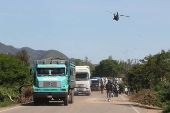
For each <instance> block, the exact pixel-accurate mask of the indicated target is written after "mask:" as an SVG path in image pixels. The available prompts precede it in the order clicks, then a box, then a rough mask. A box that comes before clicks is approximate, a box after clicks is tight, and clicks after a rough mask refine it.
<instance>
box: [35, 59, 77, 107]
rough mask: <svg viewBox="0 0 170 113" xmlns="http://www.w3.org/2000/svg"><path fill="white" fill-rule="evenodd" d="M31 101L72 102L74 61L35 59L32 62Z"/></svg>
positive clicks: (37, 103)
mask: <svg viewBox="0 0 170 113" xmlns="http://www.w3.org/2000/svg"><path fill="white" fill-rule="evenodd" d="M33 73H34V84H33V101H34V105H39V104H40V103H43V102H47V103H48V102H49V101H52V100H54V101H64V105H66V106H67V105H68V103H73V102H74V87H75V86H76V83H75V81H76V80H75V63H73V62H71V61H69V60H55V59H54V60H53V59H51V60H37V61H35V62H34V68H33Z"/></svg>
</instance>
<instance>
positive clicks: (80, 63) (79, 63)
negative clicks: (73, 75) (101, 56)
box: [71, 57, 95, 72]
mask: <svg viewBox="0 0 170 113" xmlns="http://www.w3.org/2000/svg"><path fill="white" fill-rule="evenodd" d="M71 61H72V62H74V63H75V64H76V66H89V67H90V72H92V71H93V70H94V68H95V66H94V65H93V64H92V63H91V61H89V60H88V57H85V59H84V60H81V59H75V60H73V59H72V60H71Z"/></svg>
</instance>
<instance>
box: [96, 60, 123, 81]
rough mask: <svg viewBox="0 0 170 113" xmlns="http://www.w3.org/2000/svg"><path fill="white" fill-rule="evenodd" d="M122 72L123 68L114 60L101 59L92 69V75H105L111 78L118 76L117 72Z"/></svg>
mask: <svg viewBox="0 0 170 113" xmlns="http://www.w3.org/2000/svg"><path fill="white" fill-rule="evenodd" d="M122 72H123V68H122V67H121V66H119V65H118V62H117V61H116V60H109V59H106V60H102V61H100V64H99V65H98V66H96V67H95V70H94V71H93V76H99V77H107V76H111V77H113V78H115V77H118V75H119V74H121V73H122Z"/></svg>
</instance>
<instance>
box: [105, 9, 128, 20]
mask: <svg viewBox="0 0 170 113" xmlns="http://www.w3.org/2000/svg"><path fill="white" fill-rule="evenodd" d="M107 12H109V11H107ZM110 13H112V12H110ZM112 14H113V13H112ZM113 15H114V18H113V20H116V21H118V20H119V14H118V12H117V14H116V13H114V14H113ZM120 16H125V15H120ZM125 17H129V16H125Z"/></svg>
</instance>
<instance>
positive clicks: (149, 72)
mask: <svg viewBox="0 0 170 113" xmlns="http://www.w3.org/2000/svg"><path fill="white" fill-rule="evenodd" d="M126 79H127V83H126V84H127V85H128V86H130V87H132V86H133V92H132V93H134V95H133V96H132V97H131V100H133V101H138V102H140V103H142V104H147V105H153V106H158V107H161V108H162V109H163V112H164V113H167V112H170V51H168V52H165V51H164V50H162V51H161V53H158V54H156V55H149V56H147V57H145V58H144V59H141V60H140V62H139V63H137V64H136V65H134V66H133V67H132V68H131V69H129V71H128V74H127V76H126Z"/></svg>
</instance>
